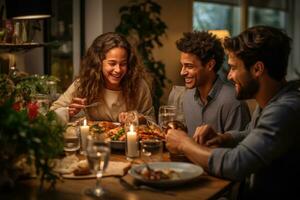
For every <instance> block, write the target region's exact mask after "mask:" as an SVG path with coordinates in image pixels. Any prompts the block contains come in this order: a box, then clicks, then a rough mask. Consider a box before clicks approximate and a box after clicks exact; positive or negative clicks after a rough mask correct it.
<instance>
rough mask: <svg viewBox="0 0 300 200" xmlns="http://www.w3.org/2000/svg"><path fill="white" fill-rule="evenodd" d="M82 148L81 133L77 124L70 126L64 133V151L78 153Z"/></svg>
mask: <svg viewBox="0 0 300 200" xmlns="http://www.w3.org/2000/svg"><path fill="white" fill-rule="evenodd" d="M79 148H80V131H79V127H78V126H77V125H76V124H68V125H67V129H66V131H65V132H64V150H65V151H66V152H68V153H72V152H76V151H77V150H79Z"/></svg>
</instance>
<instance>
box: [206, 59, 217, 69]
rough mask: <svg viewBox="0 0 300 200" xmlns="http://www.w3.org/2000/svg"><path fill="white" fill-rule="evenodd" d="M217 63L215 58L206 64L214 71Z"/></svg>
mask: <svg viewBox="0 0 300 200" xmlns="http://www.w3.org/2000/svg"><path fill="white" fill-rule="evenodd" d="M215 65H216V61H215V59H210V60H209V61H208V62H207V64H206V66H207V68H208V70H209V71H214V69H215Z"/></svg>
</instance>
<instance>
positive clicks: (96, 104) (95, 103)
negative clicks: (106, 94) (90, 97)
mask: <svg viewBox="0 0 300 200" xmlns="http://www.w3.org/2000/svg"><path fill="white" fill-rule="evenodd" d="M99 104H100V102H94V103H91V104H89V105H86V106H84V108H90V107H95V106H98V105H99Z"/></svg>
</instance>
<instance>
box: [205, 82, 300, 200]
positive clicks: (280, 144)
mask: <svg viewBox="0 0 300 200" xmlns="http://www.w3.org/2000/svg"><path fill="white" fill-rule="evenodd" d="M299 125H300V92H299V90H298V88H297V87H296V86H295V85H294V84H293V83H288V84H287V85H286V86H285V87H283V88H282V89H281V90H280V91H279V92H278V93H277V94H276V95H275V96H274V97H273V98H272V99H271V100H270V101H269V103H268V104H267V106H266V107H265V108H264V109H261V108H257V109H256V111H255V112H254V114H253V117H252V120H251V123H249V125H248V128H247V129H246V130H245V131H241V132H239V131H231V132H230V133H231V134H232V136H233V137H234V140H235V143H236V144H237V146H236V147H235V148H217V149H214V150H213V152H212V155H211V157H210V159H209V171H210V173H212V174H214V175H217V176H221V177H225V178H229V179H232V180H243V184H242V190H243V192H242V193H241V194H242V197H243V199H262V198H266V197H268V199H272V197H273V198H275V199H288V197H291V196H290V195H293V194H296V193H297V189H300V187H298V186H299V184H297V183H295V184H293V181H292V180H294V181H296V182H298V180H299V178H300V167H299V163H300V126H299ZM298 195H299V194H298Z"/></svg>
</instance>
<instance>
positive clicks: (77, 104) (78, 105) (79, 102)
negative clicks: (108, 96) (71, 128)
mask: <svg viewBox="0 0 300 200" xmlns="http://www.w3.org/2000/svg"><path fill="white" fill-rule="evenodd" d="M85 105H86V98H78V97H75V98H73V99H72V102H71V104H70V105H69V116H70V117H73V116H74V115H76V114H77V113H78V112H79V111H80V110H81V109H82V108H84V106H85Z"/></svg>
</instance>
